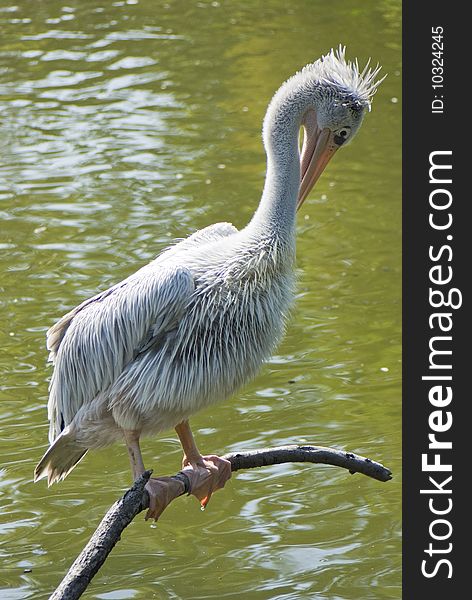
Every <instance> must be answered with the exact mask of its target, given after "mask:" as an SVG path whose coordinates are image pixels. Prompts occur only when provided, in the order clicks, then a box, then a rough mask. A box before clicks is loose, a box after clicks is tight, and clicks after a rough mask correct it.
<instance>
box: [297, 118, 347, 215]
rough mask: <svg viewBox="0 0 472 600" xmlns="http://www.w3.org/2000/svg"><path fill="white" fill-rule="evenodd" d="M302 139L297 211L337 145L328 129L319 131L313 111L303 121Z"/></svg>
mask: <svg viewBox="0 0 472 600" xmlns="http://www.w3.org/2000/svg"><path fill="white" fill-rule="evenodd" d="M303 126H304V138H303V146H302V151H301V155H300V178H301V179H300V189H299V192H298V201H297V210H298V209H299V208H300V206H301V205H302V204H303V202H304V200H305V198H306V197H307V196H308V194H309V193H310V191H311V189H312V187H313V186H314V185H315V183H316V182H317V181H318V179H319V177H320V175H321V173H323V171H324V169H325V167H326V165H327V164H328V163H329V161H330V160H331V158H332V157H333V156H334V153H335V152H336V150H337V149H338V145H337V144H335V143H334V139H333V138H334V134H333V132H332V131H331V130H330V129H328V128H325V129H319V127H318V123H317V120H316V114H315V111H313V110H310V111H309V112H308V113H307V115H306V117H305V120H304V123H303Z"/></svg>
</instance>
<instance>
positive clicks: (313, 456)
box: [49, 446, 392, 600]
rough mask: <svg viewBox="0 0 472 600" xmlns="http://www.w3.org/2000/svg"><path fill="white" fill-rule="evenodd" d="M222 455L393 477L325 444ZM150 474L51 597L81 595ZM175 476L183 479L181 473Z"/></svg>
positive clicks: (142, 498)
mask: <svg viewBox="0 0 472 600" xmlns="http://www.w3.org/2000/svg"><path fill="white" fill-rule="evenodd" d="M223 458H226V459H227V460H229V461H230V462H231V470H232V471H239V470H240V469H251V468H255V467H263V466H269V465H277V464H281V463H288V462H310V463H322V464H327V465H334V466H337V467H343V468H345V469H348V470H349V472H350V473H362V474H364V475H367V476H368V477H373V478H374V479H377V480H378V481H388V480H389V479H391V478H392V473H391V471H390V470H389V469H387V468H386V467H384V466H383V465H381V464H380V463H378V462H375V461H373V460H371V459H369V458H365V457H363V456H359V455H358V454H354V453H352V452H342V451H340V450H335V449H334V448H324V447H323V446H281V447H278V448H264V449H262V450H248V451H244V452H232V453H230V454H226V455H225V456H224V457H223ZM151 473H152V471H146V472H145V473H143V475H141V476H140V477H139V478H138V479H137V480H136V481H135V482H134V484H133V485H132V487H131V488H130V489H129V490H128V491H127V492H126V493H125V494H124V496H123V497H122V498H120V499H119V500H118V501H117V502H115V504H113V506H112V507H111V508H110V509H109V511H108V512H107V513H106V515H105V516H104V518H103V519H102V521H101V523H100V525H99V526H98V527H97V529H96V530H95V533H94V534H93V535H92V537H91V538H90V540H89V542H88V543H87V545H86V546H85V548H84V549H83V550H82V552H81V553H80V554H79V556H78V557H77V559H76V560H75V561H74V563H73V565H72V566H71V568H70V569H69V571H68V573H67V575H66V576H65V577H64V579H63V580H62V582H61V583H60V584H59V587H58V588H57V589H56V590H55V592H54V593H53V594H52V595H51V596H50V598H49V600H76V599H77V598H80V596H81V595H82V594H83V592H84V591H85V589H86V588H87V586H88V584H89V583H90V581H91V580H92V578H93V576H94V575H95V574H96V573H97V571H98V570H99V569H100V567H101V566H102V565H103V563H104V562H105V560H106V558H107V556H108V555H109V554H110V552H111V551H112V549H113V547H114V546H115V544H116V543H117V542H118V541H119V540H120V536H121V533H122V532H123V530H124V529H125V528H126V527H127V526H128V525H129V524H130V523H131V521H132V520H133V519H134V517H135V516H136V515H137V514H139V513H140V512H141V511H143V510H145V509H146V508H148V506H149V496H148V494H147V492H146V490H145V489H144V487H145V485H146V483H147V481H148V480H149V478H150V477H151ZM174 477H176V478H178V479H179V481H182V472H180V473H178V474H177V475H176V476H174ZM183 493H184V492H183ZM183 493H182V494H183ZM182 494H180V495H182Z"/></svg>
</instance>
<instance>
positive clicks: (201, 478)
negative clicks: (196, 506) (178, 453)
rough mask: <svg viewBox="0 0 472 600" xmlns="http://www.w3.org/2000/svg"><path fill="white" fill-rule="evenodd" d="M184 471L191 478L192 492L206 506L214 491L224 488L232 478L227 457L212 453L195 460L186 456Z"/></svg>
mask: <svg viewBox="0 0 472 600" xmlns="http://www.w3.org/2000/svg"><path fill="white" fill-rule="evenodd" d="M183 462H184V465H185V466H184V468H183V469H182V470H183V471H184V473H185V474H186V475H187V476H188V477H189V479H190V492H189V493H190V494H192V495H193V496H195V497H196V498H197V500H199V502H200V504H201V506H202V508H205V507H206V505H207V504H208V502H209V501H210V498H211V496H212V494H213V493H214V492H216V491H217V490H220V489H222V488H223V487H224V486H225V483H226V482H227V481H228V479H230V478H231V463H230V461H229V460H226V459H225V458H221V457H220V456H216V455H214V454H210V455H208V456H200V457H198V458H197V459H195V460H189V459H187V458H184V461H183Z"/></svg>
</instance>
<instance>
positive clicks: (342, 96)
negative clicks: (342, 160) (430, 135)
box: [264, 46, 383, 208]
mask: <svg viewBox="0 0 472 600" xmlns="http://www.w3.org/2000/svg"><path fill="white" fill-rule="evenodd" d="M369 63H370V61H368V63H367V64H366V66H365V67H364V69H362V71H361V70H360V68H359V64H358V61H357V59H356V60H355V61H354V62H351V61H347V60H346V58H345V48H344V47H342V46H339V48H338V49H337V50H336V51H334V50H331V51H330V52H329V53H328V54H326V55H325V56H322V57H321V58H320V59H318V60H317V61H315V62H314V63H311V64H308V65H306V66H305V67H304V68H303V69H302V70H301V71H300V72H298V73H296V74H295V75H294V76H293V77H291V78H290V79H289V80H288V81H286V82H285V83H284V84H283V85H282V86H281V88H280V89H279V91H278V92H277V93H276V94H275V96H274V98H273V99H272V102H271V103H270V105H269V109H268V111H267V116H266V119H265V121H264V141H265V143H266V145H267V144H270V141H271V139H272V140H274V137H278V132H277V129H279V134H280V127H278V124H280V123H282V122H285V124H287V123H288V122H289V121H290V116H293V119H294V121H293V123H292V125H293V127H294V128H295V131H296V133H298V132H299V131H300V128H302V130H303V142H302V145H301V152H300V155H299V159H300V187H299V193H298V201H297V208H300V206H301V205H302V204H303V201H304V200H305V198H306V197H307V196H308V194H309V193H310V190H311V189H312V187H313V186H314V184H315V183H316V181H317V180H318V178H319V177H320V175H321V173H322V172H323V170H324V169H325V167H326V165H327V164H328V162H329V161H330V160H331V158H332V157H333V156H334V154H335V152H336V151H337V150H338V148H340V147H341V146H345V145H347V144H348V143H349V142H351V140H352V139H353V138H354V136H355V135H356V133H357V131H358V130H359V127H360V126H361V123H362V120H363V118H364V115H365V112H366V111H370V107H371V103H372V96H373V95H374V94H375V92H376V91H377V88H378V86H379V85H380V83H381V82H382V81H383V78H382V79H378V80H377V81H376V78H377V75H378V73H379V71H380V69H381V67H379V66H378V65H377V66H376V67H375V68H369ZM274 141H275V140H274Z"/></svg>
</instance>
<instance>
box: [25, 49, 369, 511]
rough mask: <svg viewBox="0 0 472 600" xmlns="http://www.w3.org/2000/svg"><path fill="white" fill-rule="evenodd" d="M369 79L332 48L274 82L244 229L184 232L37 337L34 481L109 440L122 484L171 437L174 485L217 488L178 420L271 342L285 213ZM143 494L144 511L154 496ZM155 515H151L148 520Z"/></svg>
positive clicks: (219, 469)
mask: <svg viewBox="0 0 472 600" xmlns="http://www.w3.org/2000/svg"><path fill="white" fill-rule="evenodd" d="M378 70H379V69H378V68H376V69H373V70H372V69H369V68H368V66H366V68H365V69H364V70H363V71H362V72H360V71H359V68H358V64H357V61H356V62H355V63H351V62H347V61H346V59H345V55H344V49H343V48H339V50H338V51H337V52H333V51H331V52H330V53H329V54H327V55H326V56H323V57H322V58H321V59H319V60H317V61H316V62H315V63H312V64H310V65H307V66H306V67H304V69H302V71H300V72H299V73H297V74H296V75H294V76H293V77H292V78H290V79H289V80H288V81H286V82H285V83H284V84H283V85H282V87H281V88H280V89H279V90H278V92H277V93H276V94H275V96H274V98H273V99H272V101H271V103H270V104H269V107H268V110H267V114H266V117H265V119H264V126H263V141H264V146H265V150H266V154H267V175H266V181H265V185H264V190H263V194H262V198H261V201H260V203H259V206H258V208H257V210H256V212H255V214H254V216H253V218H252V220H251V221H250V222H249V223H248V225H247V226H246V227H245V228H244V229H242V230H241V231H238V230H237V229H236V228H235V227H233V226H232V225H231V224H229V223H217V224H214V225H210V226H209V227H206V228H204V229H202V230H200V231H197V232H196V233H194V234H193V235H191V236H190V237H188V238H186V239H184V240H183V241H180V242H179V243H177V244H175V245H174V246H171V247H170V248H168V249H166V250H165V251H164V252H162V253H161V254H160V255H159V256H158V257H157V258H156V259H155V260H153V261H152V262H151V263H149V264H148V265H146V266H144V267H142V268H141V269H139V270H138V271H137V272H136V273H134V274H132V275H131V276H130V277H128V278H127V279H125V280H123V281H122V282H121V283H118V284H117V285H115V286H113V287H111V288H110V289H108V290H106V291H104V292H102V293H100V294H98V295H97V296H94V297H93V298H91V299H89V300H86V301H85V302H83V303H82V304H80V305H79V306H78V307H76V308H75V309H73V310H72V311H71V312H69V313H68V314H67V315H65V316H64V317H63V318H62V319H61V320H60V321H59V322H58V323H57V324H56V325H54V326H53V327H52V328H51V329H50V330H49V331H48V334H47V347H48V349H49V350H50V359H51V360H52V362H53V363H54V372H53V376H52V379H51V383H50V398H49V404H48V413H49V415H48V416H49V420H50V430H49V441H50V444H51V445H50V448H49V449H48V451H47V452H46V454H45V455H44V457H43V458H42V460H41V461H40V463H39V465H38V466H37V467H36V471H35V479H39V478H41V477H45V476H47V477H48V482H49V483H52V482H54V481H58V480H61V479H63V478H64V477H66V476H67V474H68V473H69V472H70V471H71V469H72V468H73V467H74V466H75V465H76V464H77V463H78V461H79V460H80V459H81V458H82V456H83V455H84V454H85V453H86V452H87V450H88V449H91V448H98V447H103V446H106V445H108V444H110V443H112V442H114V441H116V440H120V439H123V438H124V440H125V442H126V445H127V448H128V451H129V455H130V460H131V466H132V472H133V476H134V477H136V476H138V475H139V474H140V473H141V472H142V471H143V470H144V464H143V461H142V457H141V453H140V448H139V439H140V437H141V436H143V435H151V434H156V433H159V432H161V431H163V430H166V429H169V428H172V427H175V428H176V431H177V433H178V435H179V437H180V440H181V442H182V445H183V448H184V465H187V470H188V472H189V473H190V472H191V471H193V473H190V474H191V475H192V477H197V475H196V473H198V472H200V475H202V472H203V471H202V470H205V469H206V471H208V472H209V473H210V474H209V475H208V473H204V474H203V475H202V477H203V479H205V481H206V483H205V484H201V482H200V481H199V482H197V481H196V480H195V481H193V480H192V487H193V484H195V488H197V487H199V489H200V488H202V489H203V491H201V490H200V492H201V493H199V495H197V494H196V495H197V497H199V498H200V499H202V498H203V499H204V502H205V501H208V499H209V497H210V495H211V492H212V491H214V490H215V489H217V488H218V487H222V486H223V485H224V483H225V481H226V479H227V478H229V475H230V473H229V472H228V465H227V464H225V463H226V461H223V459H219V458H218V457H214V456H212V457H202V456H201V454H200V453H199V451H198V449H197V447H196V444H195V442H194V440H193V437H192V434H191V431H190V427H189V424H188V419H189V417H190V416H191V415H192V414H194V413H195V412H197V411H199V410H200V409H202V408H204V407H206V406H209V405H211V404H213V403H215V402H217V401H221V400H224V399H226V398H228V397H230V396H231V395H232V394H234V392H235V391H236V390H237V389H238V388H240V387H241V386H242V385H244V384H245V383H246V382H247V381H248V380H250V379H251V378H253V377H254V376H255V375H256V374H257V372H258V370H259V368H260V367H261V365H262V363H263V362H264V361H265V360H267V359H268V358H269V357H270V355H271V354H272V352H273V351H274V349H275V348H276V347H277V344H278V343H279V342H280V340H281V338H282V336H283V333H284V328H285V323H286V320H287V317H288V315H289V311H290V307H291V305H292V303H293V299H294V288H295V276H294V260H295V226H296V212H297V209H298V208H299V207H300V206H301V204H302V203H303V201H304V200H305V198H306V197H307V195H308V193H309V192H310V190H311V189H312V187H313V185H314V183H315V182H316V180H317V179H318V178H319V176H320V175H321V173H322V171H323V169H324V168H325V166H326V164H327V163H328V161H329V160H330V158H331V157H332V156H333V154H334V153H335V151H336V150H337V149H338V148H339V147H341V146H342V145H344V144H345V143H347V142H348V141H350V140H351V139H352V138H353V137H354V135H355V134H356V132H357V130H358V128H359V127H360V124H361V122H362V119H363V116H364V113H365V112H366V110H370V102H371V97H372V95H373V93H374V92H375V91H376V88H377V86H378V84H379V83H380V82H379V81H375V77H376V75H377V73H378ZM301 128H302V129H303V131H304V140H303V145H302V148H301V151H300V149H299V132H300V129H301ZM197 478H198V477H197ZM161 479H162V478H161ZM151 481H152V480H151ZM154 482H155V483H154V484H151V486H150V487H149V488H148V491H149V493H150V495H151V498H152V497H157V496H159V493H160V491H162V482H161V483H159V479H157V480H154ZM153 485H154V487H153ZM156 486H157V488H156ZM156 490H157V491H156ZM161 504H162V503H161ZM160 512H162V505H161V507H160V508H159V507H158V506H157V505H156V504H155V503H154V506H153V502H151V512H150V515H151V516H153V517H154V518H157V516H158V515H159V514H160Z"/></svg>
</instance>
